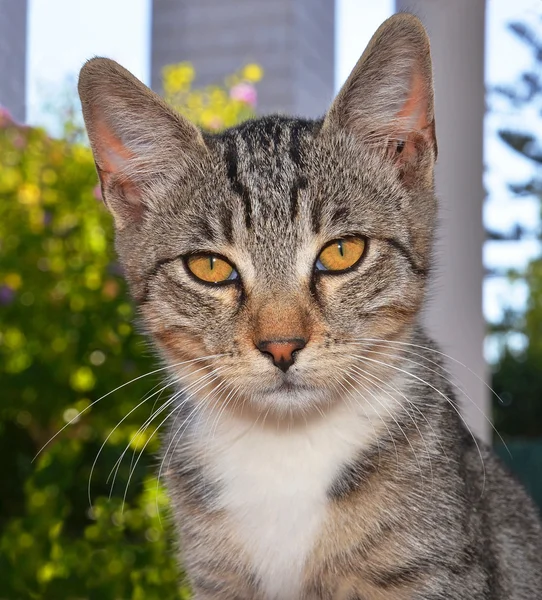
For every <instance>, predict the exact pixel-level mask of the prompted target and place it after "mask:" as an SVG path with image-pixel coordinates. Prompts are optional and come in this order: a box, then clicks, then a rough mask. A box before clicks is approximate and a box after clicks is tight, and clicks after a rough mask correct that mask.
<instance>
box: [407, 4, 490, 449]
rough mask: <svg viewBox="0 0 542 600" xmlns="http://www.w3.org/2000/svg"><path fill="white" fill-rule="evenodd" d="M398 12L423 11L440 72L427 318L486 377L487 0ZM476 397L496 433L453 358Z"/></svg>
mask: <svg viewBox="0 0 542 600" xmlns="http://www.w3.org/2000/svg"><path fill="white" fill-rule="evenodd" d="M396 6H397V10H406V11H409V12H413V13H414V14H416V15H417V16H419V17H420V18H421V19H422V21H423V22H424V24H425V25H426V27H427V28H428V30H429V35H430V37H431V50H432V55H433V61H434V64H433V69H434V73H435V105H436V106H435V109H436V123H437V138H438V148H439V157H438V163H437V176H436V180H437V192H438V195H439V200H440V212H439V218H440V226H439V230H438V234H437V239H436V244H435V249H436V258H437V263H438V264H437V269H436V274H435V277H434V278H433V281H432V284H431V286H430V290H429V298H428V304H427V314H426V317H427V318H426V321H427V324H428V327H429V329H430V331H431V333H432V334H433V337H434V338H435V339H436V340H437V341H438V342H439V344H440V346H441V349H442V350H443V351H444V352H446V353H448V354H450V355H451V356H453V357H454V358H456V359H458V360H460V361H461V362H462V363H464V364H465V365H467V366H468V367H469V368H470V369H471V370H472V371H474V372H475V373H476V374H478V375H479V376H480V377H482V378H485V377H486V375H487V366H486V364H485V361H484V357H483V342H484V336H485V322H484V318H483V313H482V283H483V279H484V270H483V266H482V246H483V243H484V239H485V234H484V228H483V224H482V205H483V200H484V190H483V186H482V175H483V119H484V111H485V105H484V40H485V35H484V34H485V1H484V0H453V1H451V0H396ZM448 364H449V367H450V370H451V371H452V373H453V374H454V376H455V379H456V380H458V381H459V382H462V383H463V385H464V388H465V390H466V392H467V393H468V395H469V396H470V398H471V399H472V402H471V401H469V400H466V399H465V398H463V409H464V414H465V416H466V418H467V420H468V422H469V425H471V426H472V428H473V429H474V431H475V432H477V433H478V434H479V435H480V436H482V437H483V438H485V439H489V438H490V426H489V422H488V421H487V419H486V418H485V417H484V415H483V414H482V413H486V414H489V392H488V390H487V388H486V387H485V385H484V383H483V382H481V381H479V380H477V379H476V378H475V377H474V376H473V375H472V374H471V373H469V371H468V370H467V369H464V368H463V367H461V366H459V365H457V364H454V363H453V362H449V363H448Z"/></svg>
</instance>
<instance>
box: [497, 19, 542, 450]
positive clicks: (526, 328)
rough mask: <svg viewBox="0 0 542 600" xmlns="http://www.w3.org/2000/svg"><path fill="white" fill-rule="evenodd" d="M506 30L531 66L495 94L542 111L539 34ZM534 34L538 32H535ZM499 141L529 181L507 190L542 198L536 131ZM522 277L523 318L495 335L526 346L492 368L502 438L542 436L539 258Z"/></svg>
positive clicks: (541, 142) (524, 28)
mask: <svg viewBox="0 0 542 600" xmlns="http://www.w3.org/2000/svg"><path fill="white" fill-rule="evenodd" d="M509 27H510V29H511V30H512V31H513V32H514V33H515V34H516V36H517V37H518V38H519V39H520V40H521V41H522V42H523V43H524V45H525V46H526V47H527V48H528V49H529V50H530V51H531V52H532V55H533V61H532V64H531V67H530V68H528V69H527V70H526V71H525V72H524V73H522V75H521V77H520V78H519V79H518V81H517V82H515V84H514V85H508V86H499V87H498V88H497V89H496V92H497V95H498V96H499V97H500V98H501V99H502V98H504V99H505V101H506V104H507V106H508V107H510V106H511V107H513V108H515V109H528V110H530V111H531V112H532V113H534V112H536V113H537V114H540V113H541V111H542V37H541V35H540V33H541V32H542V30H541V29H540V26H538V28H537V27H536V26H535V27H534V28H533V27H531V26H528V25H526V24H524V23H511V24H510V26H509ZM537 29H538V31H537ZM499 135H500V137H501V139H502V140H503V142H504V143H505V144H506V145H507V146H508V147H509V148H511V149H512V150H514V151H515V152H517V153H519V154H520V155H521V156H522V157H523V158H525V159H526V160H528V161H529V162H530V163H531V164H532V166H533V167H534V169H533V176H532V177H531V178H530V179H529V180H528V181H525V182H523V183H521V184H517V183H515V184H513V185H510V190H511V192H512V193H513V194H517V195H519V196H532V197H534V198H538V199H539V200H540V199H542V178H541V177H540V165H541V164H542V154H541V148H542V138H540V137H539V136H537V134H536V133H535V132H534V131H519V132H518V131H510V130H508V129H503V130H501V131H500V132H499ZM519 236H520V237H521V236H528V237H534V236H537V237H540V222H538V223H533V226H532V229H531V230H530V231H521V230H520V231H519ZM513 276H514V277H518V276H523V277H525V281H526V282H527V284H528V288H529V296H528V302H527V310H526V312H525V314H513V313H508V314H507V315H506V316H505V319H504V320H503V322H502V323H500V324H498V325H497V326H496V327H494V328H493V329H494V332H495V333H497V334H504V336H503V339H504V340H506V336H507V335H508V334H510V332H513V333H516V334H517V333H519V334H521V335H522V336H523V337H524V339H525V340H526V341H527V345H526V348H525V350H523V351H521V352H517V351H514V350H513V349H511V348H510V347H509V346H508V345H507V344H506V342H505V343H504V344H503V352H502V355H501V358H500V360H499V361H498V362H497V364H496V365H495V366H494V373H493V382H492V385H493V387H494V389H495V391H496V392H497V393H498V394H499V396H500V397H501V401H499V400H497V399H495V401H494V410H493V414H494V420H495V426H496V428H497V430H498V431H499V432H500V433H501V434H502V435H504V436H505V437H524V438H531V439H534V438H536V437H542V371H541V365H542V259H541V258H538V259H536V260H533V261H532V262H531V263H530V264H529V266H528V268H527V271H526V272H525V273H522V274H514V275H513Z"/></svg>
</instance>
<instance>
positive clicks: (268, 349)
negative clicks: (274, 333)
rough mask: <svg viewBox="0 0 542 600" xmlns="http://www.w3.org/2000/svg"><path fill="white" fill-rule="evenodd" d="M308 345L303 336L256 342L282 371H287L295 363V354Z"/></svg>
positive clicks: (262, 351) (261, 350)
mask: <svg viewBox="0 0 542 600" xmlns="http://www.w3.org/2000/svg"><path fill="white" fill-rule="evenodd" d="M306 345H307V340H304V339H303V338H293V339H291V340H264V341H263V342H258V343H257V344H256V346H257V348H258V350H259V351H260V352H261V353H262V354H268V355H269V356H270V357H271V358H272V359H273V364H274V365H275V366H276V367H278V368H279V369H280V370H281V371H284V372H285V373H286V371H287V370H288V369H289V368H290V367H291V366H292V365H293V364H294V355H295V353H296V352H298V351H299V350H302V349H303V348H304V347H305V346H306Z"/></svg>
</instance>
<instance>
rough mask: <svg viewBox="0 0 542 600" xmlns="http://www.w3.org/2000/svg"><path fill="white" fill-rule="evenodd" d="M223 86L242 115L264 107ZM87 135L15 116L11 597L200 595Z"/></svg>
mask: <svg viewBox="0 0 542 600" xmlns="http://www.w3.org/2000/svg"><path fill="white" fill-rule="evenodd" d="M184 67H185V68H186V65H185V66H184ZM174 72H175V68H172V69H170V73H174ZM166 75H167V74H166ZM167 81H168V80H167V77H166V84H167ZM243 81H244V82H245V83H246V81H245V80H243ZM234 83H235V85H238V83H239V81H237V80H236V81H235V82H234ZM169 89H170V91H171V90H172V89H173V87H172V86H170V88H169ZM216 89H221V90H222V99H223V100H224V99H225V100H224V101H225V105H228V104H231V103H233V104H234V105H235V111H236V112H234V115H235V116H236V118H241V117H246V116H249V115H252V105H251V104H249V103H246V102H245V103H244V104H243V102H242V101H240V100H238V99H234V98H232V99H231V102H230V101H229V100H227V98H228V97H229V96H228V89H226V90H224V89H222V88H216ZM229 91H231V90H229ZM245 91H246V90H245ZM195 93H198V94H199V92H193V91H191V90H188V89H183V94H184V95H183V102H184V103H186V105H190V106H193V105H195V104H197V102H196V103H194V100H193V94H195ZM239 102H241V104H243V106H241V105H240V104H239ZM180 108H182V106H181V107H180ZM190 110H191V111H192V112H191V113H190V114H191V115H192V116H195V117H197V116H198V113H197V111H196V112H194V110H193V108H191V109H190ZM204 110H206V111H208V110H209V107H208V106H205V107H204V106H201V111H204ZM206 114H208V113H206ZM228 114H230V113H228ZM230 117H231V114H230ZM230 117H228V118H227V119H226V118H225V117H224V114H222V113H219V114H218V115H217V118H219V119H221V123H222V124H223V125H225V124H230V121H229V120H228V119H229V118H230ZM206 118H207V116H206V117H205V118H203V117H201V115H200V118H196V121H198V122H200V123H202V122H204V121H205V119H206ZM216 122H217V123H218V121H216ZM231 124H233V123H231ZM66 131H67V132H68V133H70V131H69V129H67V130H66ZM72 133H73V132H72ZM74 139H77V136H73V135H71V134H70V135H68V136H67V137H65V138H64V139H60V140H54V139H50V138H49V137H48V136H47V135H46V133H45V132H44V131H42V130H39V129H31V128H25V127H20V126H17V125H15V124H14V123H13V122H11V121H10V120H9V119H8V117H7V116H6V114H4V113H2V112H1V111H0V390H1V391H0V394H1V401H0V451H1V452H2V454H1V455H2V457H3V460H2V461H1V462H0V481H1V487H2V493H1V494H0V581H1V582H2V584H1V591H0V595H1V597H2V598H7V599H10V600H15V599H17V600H19V599H26V598H36V599H46V598H50V599H54V600H62V599H64V598H66V599H68V598H89V599H94V598H95V599H99V600H108V599H111V600H117V599H121V598H122V599H125V598H130V599H133V600H139V599H145V600H152V599H153V598H156V599H158V598H160V599H163V598H167V599H168V600H169V599H174V598H178V599H183V598H188V597H189V592H188V590H187V588H186V586H184V585H183V584H182V573H180V572H179V569H178V566H177V564H176V556H175V549H174V545H175V544H174V539H173V532H172V527H171V518H170V515H169V514H168V503H167V498H166V496H165V491H164V489H163V486H162V485H161V483H160V482H158V481H157V478H156V471H157V469H156V464H157V460H156V453H157V450H158V439H157V438H158V436H157V435H154V434H155V432H156V430H155V427H156V426H157V425H159V424H160V421H161V420H162V419H163V415H160V416H158V417H157V418H156V419H155V421H156V423H155V422H153V423H152V424H151V425H150V426H149V427H145V425H146V423H145V420H146V419H147V418H148V417H149V415H150V414H151V411H152V410H153V409H154V410H157V409H159V407H160V406H161V405H162V402H163V400H162V398H163V397H165V396H167V395H168V393H169V392H170V390H167V389H165V388H162V387H161V383H160V382H161V373H152V371H153V370H156V369H157V366H158V365H157V364H156V360H155V359H154V357H153V355H152V352H151V350H150V348H149V347H148V345H147V344H146V342H145V341H144V340H143V339H142V338H141V337H140V336H139V334H138V333H137V331H136V330H135V329H134V324H133V322H134V317H135V315H134V311H133V308H132V305H131V304H130V302H129V300H128V297H127V292H126V287H125V285H124V282H123V280H122V278H121V274H120V269H119V266H118V264H117V263H116V259H115V256H114V251H113V232H112V223H111V218H110V216H109V215H108V213H107V211H106V210H105V208H104V206H103V203H102V202H101V200H100V192H99V188H98V187H97V185H96V184H97V180H96V174H95V169H94V163H93V159H92V155H91V152H90V150H89V148H88V147H86V146H84V145H82V144H79V143H76V142H74V141H73V140H74ZM148 373H150V375H146V374H148ZM129 381H131V383H128V384H127V385H125V386H123V387H120V388H119V389H115V388H118V387H119V386H121V385H122V384H124V383H126V382H129ZM113 390H114V391H113ZM144 398H148V400H147V401H146V402H143V403H142V404H141V405H140V406H138V405H139V404H140V403H141V402H142V399H144ZM68 424H69V425H68ZM65 425H67V426H66V428H65V429H64V430H63V431H61V433H59V434H58V435H57V433H58V432H59V431H60V430H61V429H62V428H63V427H64V426H65ZM44 446H45V447H44ZM43 447H44V448H43ZM42 448H43V450H42V451H41V452H40V449H42ZM36 455H37V458H36V459H35V460H33V459H34V457H35V456H36ZM89 497H90V500H91V501H92V506H91V505H90V503H89Z"/></svg>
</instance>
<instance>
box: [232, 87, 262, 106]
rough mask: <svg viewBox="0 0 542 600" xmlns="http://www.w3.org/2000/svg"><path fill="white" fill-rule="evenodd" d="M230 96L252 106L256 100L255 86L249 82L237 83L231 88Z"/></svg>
mask: <svg viewBox="0 0 542 600" xmlns="http://www.w3.org/2000/svg"><path fill="white" fill-rule="evenodd" d="M230 98H231V99H232V100H240V101H241V102H245V103H246V104H249V105H250V106H252V107H254V106H256V101H257V100H258V94H257V92H256V88H254V86H252V85H250V83H238V84H237V85H234V86H233V87H232V88H231V90H230Z"/></svg>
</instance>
